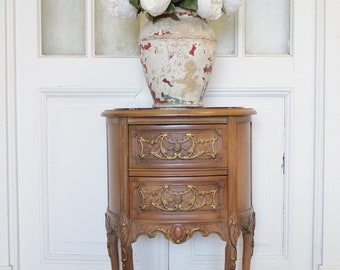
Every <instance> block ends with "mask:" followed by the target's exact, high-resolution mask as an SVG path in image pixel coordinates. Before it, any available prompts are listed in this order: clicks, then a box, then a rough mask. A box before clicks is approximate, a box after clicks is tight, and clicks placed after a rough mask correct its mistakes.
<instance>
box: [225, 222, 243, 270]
mask: <svg viewBox="0 0 340 270" xmlns="http://www.w3.org/2000/svg"><path fill="white" fill-rule="evenodd" d="M228 231H229V239H228V242H227V246H226V251H225V253H226V254H225V270H235V269H236V260H237V240H238V238H239V236H240V225H239V222H238V219H236V218H233V217H230V219H229V227H228Z"/></svg>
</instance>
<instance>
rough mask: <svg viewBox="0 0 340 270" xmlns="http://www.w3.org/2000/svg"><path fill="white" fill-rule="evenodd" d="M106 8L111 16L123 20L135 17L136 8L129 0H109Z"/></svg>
mask: <svg viewBox="0 0 340 270" xmlns="http://www.w3.org/2000/svg"><path fill="white" fill-rule="evenodd" d="M108 9H109V11H110V12H111V14H112V16H114V17H117V18H119V19H124V20H132V19H135V18H136V17H137V9H136V8H135V7H134V6H133V5H131V4H130V2H129V0H109V3H108Z"/></svg>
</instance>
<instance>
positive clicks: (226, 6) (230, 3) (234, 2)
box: [223, 0, 242, 14]
mask: <svg viewBox="0 0 340 270" xmlns="http://www.w3.org/2000/svg"><path fill="white" fill-rule="evenodd" d="M241 5H242V0H223V10H224V12H225V13H227V14H232V13H235V12H236V11H237V10H238V9H239V7H240V6H241Z"/></svg>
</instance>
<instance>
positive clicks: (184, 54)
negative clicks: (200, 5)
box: [139, 9, 216, 107]
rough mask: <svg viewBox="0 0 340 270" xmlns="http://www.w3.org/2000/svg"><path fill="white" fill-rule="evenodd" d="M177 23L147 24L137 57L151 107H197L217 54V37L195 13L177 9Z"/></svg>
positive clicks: (140, 39) (169, 19)
mask: <svg viewBox="0 0 340 270" xmlns="http://www.w3.org/2000/svg"><path fill="white" fill-rule="evenodd" d="M176 14H177V16H178V17H179V20H174V19H172V18H170V17H165V18H161V19H159V20H157V21H156V22H154V23H152V22H147V23H146V25H145V26H144V27H143V29H142V31H141V33H140V37H139V57H140V61H141V63H142V66H143V70H144V75H145V79H146V82H147V85H148V87H149V89H150V91H151V95H152V97H153V101H154V104H153V106H154V107H200V106H203V102H202V99H203V95H204V93H205V90H206V88H207V85H208V82H209V78H210V74H211V72H212V67H213V63H214V60H215V54H216V37H215V34H214V31H213V30H212V28H211V27H210V25H209V24H208V23H207V22H206V21H205V20H204V19H202V18H200V17H199V16H198V15H197V14H196V13H193V12H190V11H187V10H184V9H177V10H176Z"/></svg>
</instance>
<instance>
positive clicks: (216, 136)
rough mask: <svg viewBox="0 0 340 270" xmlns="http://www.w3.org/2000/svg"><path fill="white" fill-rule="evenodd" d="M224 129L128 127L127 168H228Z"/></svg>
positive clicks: (184, 126) (211, 127)
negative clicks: (129, 152) (128, 166)
mask: <svg viewBox="0 0 340 270" xmlns="http://www.w3.org/2000/svg"><path fill="white" fill-rule="evenodd" d="M226 140H227V127H226V125H214V126H212V125H183V126H181V125H170V126H169V125H167V126H165V125H151V126H143V125H140V126H138V125H136V126H130V129H129V143H130V149H131V151H132V154H131V155H130V168H131V169H143V168H171V167H173V168H196V169H199V168H209V167H210V168H214V167H226V166H227V147H226V145H227V143H226Z"/></svg>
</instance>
